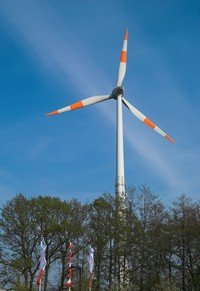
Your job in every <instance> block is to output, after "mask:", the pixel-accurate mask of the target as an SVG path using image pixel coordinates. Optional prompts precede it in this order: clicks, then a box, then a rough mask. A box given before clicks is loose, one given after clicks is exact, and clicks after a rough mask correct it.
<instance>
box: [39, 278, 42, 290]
mask: <svg viewBox="0 0 200 291" xmlns="http://www.w3.org/2000/svg"><path fill="white" fill-rule="evenodd" d="M38 291H42V279H41V281H40V285H39V288H38Z"/></svg>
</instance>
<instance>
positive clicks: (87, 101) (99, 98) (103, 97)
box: [46, 95, 110, 116]
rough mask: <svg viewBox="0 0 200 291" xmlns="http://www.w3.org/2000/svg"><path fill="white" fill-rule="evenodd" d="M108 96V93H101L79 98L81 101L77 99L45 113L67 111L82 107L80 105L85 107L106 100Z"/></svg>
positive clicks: (51, 113) (53, 113)
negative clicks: (82, 98)
mask: <svg viewBox="0 0 200 291" xmlns="http://www.w3.org/2000/svg"><path fill="white" fill-rule="evenodd" d="M109 97H110V95H101V96H93V97H89V98H86V99H84V100H81V101H78V102H76V103H73V104H71V105H68V106H66V107H63V108H61V109H58V110H55V111H52V112H49V113H47V114H46V115H47V116H51V115H55V114H60V113H63V112H67V111H70V110H75V109H79V108H82V107H85V106H89V105H92V104H95V103H99V102H103V101H105V100H108V99H109Z"/></svg>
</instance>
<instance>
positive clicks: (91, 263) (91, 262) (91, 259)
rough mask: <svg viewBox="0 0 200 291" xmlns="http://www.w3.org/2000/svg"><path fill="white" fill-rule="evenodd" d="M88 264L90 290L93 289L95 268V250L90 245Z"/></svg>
mask: <svg viewBox="0 0 200 291" xmlns="http://www.w3.org/2000/svg"><path fill="white" fill-rule="evenodd" d="M88 264H89V291H91V290H92V280H93V269H94V250H93V248H92V247H91V246H89V253H88Z"/></svg>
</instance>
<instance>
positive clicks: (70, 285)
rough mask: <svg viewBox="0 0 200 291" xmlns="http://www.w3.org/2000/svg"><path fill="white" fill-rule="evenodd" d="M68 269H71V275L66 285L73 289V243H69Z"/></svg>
mask: <svg viewBox="0 0 200 291" xmlns="http://www.w3.org/2000/svg"><path fill="white" fill-rule="evenodd" d="M68 269H69V273H68V274H69V275H68V280H67V283H66V286H67V287H68V288H69V290H71V287H72V243H71V242H70V243H69V259H68Z"/></svg>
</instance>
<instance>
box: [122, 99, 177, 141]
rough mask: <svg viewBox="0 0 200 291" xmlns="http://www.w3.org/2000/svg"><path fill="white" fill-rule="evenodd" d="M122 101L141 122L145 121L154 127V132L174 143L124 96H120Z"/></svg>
mask: <svg viewBox="0 0 200 291" xmlns="http://www.w3.org/2000/svg"><path fill="white" fill-rule="evenodd" d="M122 101H123V103H124V104H125V105H126V106H127V107H128V109H129V110H130V111H131V112H132V113H133V114H134V115H135V116H136V117H137V118H139V119H140V120H141V121H142V122H143V123H145V124H146V125H147V126H149V127H150V128H152V129H154V130H155V131H156V132H158V133H159V134H161V135H162V136H163V137H164V138H166V139H168V140H169V141H170V142H173V143H175V141H174V140H173V139H172V138H171V137H170V136H169V135H167V134H166V133H165V132H164V131H162V130H161V129H160V128H159V127H158V126H157V125H155V124H154V123H153V122H152V121H151V120H150V119H149V118H147V117H146V116H145V115H144V114H142V113H141V112H140V111H139V110H137V109H136V108H135V107H134V106H133V105H131V104H130V103H129V102H128V101H127V100H126V99H125V98H124V97H123V98H122Z"/></svg>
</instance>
